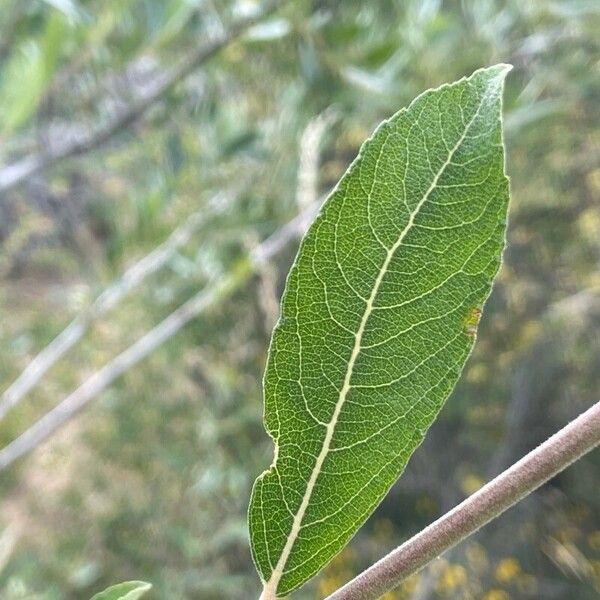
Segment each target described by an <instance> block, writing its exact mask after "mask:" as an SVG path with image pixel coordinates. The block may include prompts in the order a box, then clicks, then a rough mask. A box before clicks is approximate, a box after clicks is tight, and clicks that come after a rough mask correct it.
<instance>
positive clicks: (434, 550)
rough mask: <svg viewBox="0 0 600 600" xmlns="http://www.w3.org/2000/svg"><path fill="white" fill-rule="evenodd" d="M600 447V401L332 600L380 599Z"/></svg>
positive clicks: (367, 571)
mask: <svg viewBox="0 0 600 600" xmlns="http://www.w3.org/2000/svg"><path fill="white" fill-rule="evenodd" d="M599 443H600V402H597V403H596V404H594V405H593V406H592V407H591V408H589V409H588V410H587V411H586V412H584V413H583V414H581V415H580V416H579V417H577V418H576V419H575V420H574V421H571V423H569V424H568V425H567V426H566V427H564V428H563V429H561V430H560V431H559V432H558V433H555V434H554V435H553V436H552V437H550V438H549V439H548V440H546V441H545V442H544V443H543V444H541V445H540V446H538V447H537V448H536V449H535V450H533V451H532V452H530V453H529V454H527V455H526V456H525V457H523V458H522V459H521V460H520V461H518V462H517V463H515V464H514V465H513V466H512V467H510V468H509V469H507V470H506V471H504V472H503V473H501V474H500V475H498V477H496V478H495V479H493V480H492V481H490V482H489V483H488V484H487V485H485V486H484V487H482V488H481V489H480V490H479V491H477V492H475V493H474V494H473V495H472V496H469V498H467V499H466V500H464V501H463V502H461V503H460V504H459V505H458V506H457V507H455V508H454V509H453V510H451V511H450V512H448V513H446V514H445V515H444V516H443V517H441V518H439V519H438V520H437V521H435V522H434V523H432V524H431V525H429V527H427V528H426V529H424V530H423V531H421V532H420V533H418V534H417V535H415V536H414V537H412V538H411V539H410V540H408V541H407V542H405V543H404V544H402V545H401V546H399V547H398V548H396V549H395V550H393V551H392V552H390V553H389V554H388V555H387V556H385V557H383V558H382V559H381V560H379V561H378V562H377V563H375V564H374V565H373V566H371V567H369V568H368V569H367V570H366V571H364V572H363V573H361V574H360V575H358V576H357V577H355V578H354V579H353V580H352V581H350V582H348V583H347V584H346V585H345V586H343V587H342V588H340V589H339V590H337V591H336V592H334V593H333V594H331V595H330V596H328V597H327V598H326V600H375V599H376V598H380V597H381V596H382V595H383V594H385V593H386V592H389V591H391V590H393V589H394V588H395V587H397V586H398V585H399V584H400V583H401V582H402V581H404V580H405V579H406V578H407V577H410V576H411V575H413V574H414V573H417V572H418V571H420V570H421V569H422V568H423V567H424V566H425V565H427V564H428V563H430V562H431V561H432V560H433V559H434V558H436V557H437V556H439V555H440V554H442V552H445V551H446V550H448V549H450V548H452V547H454V546H455V545H456V544H458V543H459V542H461V541H462V540H463V539H465V538H466V537H468V536H469V535H471V534H472V533H474V532H475V531H477V530H478V529H480V528H481V527H483V526H484V525H486V524H487V523H489V522H490V521H491V520H493V519H495V518H496V517H498V516H499V515H501V514H502V513H503V512H504V511H506V510H507V509H508V508H510V507H511V506H513V505H515V504H516V503H517V502H519V500H521V499H522V498H524V497H525V496H527V495H528V494H530V493H531V492H533V491H534V490H536V489H537V488H538V487H540V486H541V485H542V484H543V483H545V482H546V481H548V480H549V479H551V478H552V477H554V476H555V475H556V474H557V473H560V471H562V470H563V469H565V468H566V467H568V466H569V465H570V464H571V463H573V462H574V461H576V460H577V459H578V458H581V457H582V456H583V455H584V454H586V453H588V452H590V451H591V450H593V449H594V448H595V447H596V446H597V445H598V444H599Z"/></svg>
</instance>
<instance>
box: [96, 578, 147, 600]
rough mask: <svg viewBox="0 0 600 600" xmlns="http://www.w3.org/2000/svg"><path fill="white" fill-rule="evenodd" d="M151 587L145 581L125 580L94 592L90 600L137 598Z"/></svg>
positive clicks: (126, 599)
mask: <svg viewBox="0 0 600 600" xmlns="http://www.w3.org/2000/svg"><path fill="white" fill-rule="evenodd" d="M151 588H152V584H151V583H146V582H145V581H126V582H125V583H119V584H117V585H113V586H111V587H109V588H108V589H106V590H104V591H103V592H100V593H99V594H96V595H95V596H94V597H93V598H92V600H138V598H141V597H142V596H143V595H144V594H145V593H146V592H147V591H149V590H150V589H151Z"/></svg>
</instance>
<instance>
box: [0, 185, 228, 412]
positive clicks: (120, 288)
mask: <svg viewBox="0 0 600 600" xmlns="http://www.w3.org/2000/svg"><path fill="white" fill-rule="evenodd" d="M234 195H235V194H234V193H220V194H217V195H216V196H214V197H213V198H212V199H211V200H209V202H208V203H207V205H206V206H204V207H203V208H202V209H201V210H199V211H197V212H195V213H193V214H192V215H191V216H190V217H188V219H187V220H186V221H185V222H184V223H183V224H182V225H181V226H180V227H178V228H177V229H176V230H175V231H174V232H173V233H172V234H171V235H170V236H169V238H168V239H167V240H166V241H165V242H164V243H163V244H161V245H160V246H158V247H157V248H155V249H154V250H153V251H152V252H150V254H147V255H146V256H144V257H143V258H142V259H141V260H139V261H138V262H136V263H135V264H134V265H132V266H131V267H130V268H129V269H127V271H125V273H124V274H123V275H122V276H121V278H120V279H118V280H117V281H116V282H114V283H113V284H112V285H111V286H109V287H108V288H106V289H105V290H104V291H103V292H102V294H100V296H98V298H96V300H95V301H94V302H93V303H92V304H91V305H90V306H89V307H88V308H87V309H86V310H85V311H84V312H82V313H80V314H79V315H78V316H77V317H76V318H75V319H74V320H73V321H71V323H70V324H69V325H68V326H67V327H66V328H65V329H64V330H63V331H62V332H61V333H60V334H59V335H58V336H57V337H55V338H54V339H53V340H52V342H50V344H48V345H47V346H46V347H45V348H44V349H43V350H42V351H41V352H40V353H39V354H38V355H37V356H36V357H35V358H34V359H33V360H32V361H31V362H30V363H29V364H28V365H27V367H26V368H25V370H24V371H23V372H22V373H21V375H19V377H18V378H17V379H16V380H15V381H14V383H13V384H12V385H11V386H10V387H9V388H7V389H6V390H5V392H4V393H3V394H2V396H1V397H0V421H2V419H3V418H4V417H5V416H6V414H7V413H8V412H9V411H10V410H11V409H12V408H13V407H15V406H16V405H17V404H18V403H19V402H20V401H21V400H22V399H23V397H24V396H26V395H27V394H28V393H29V392H30V391H31V390H32V389H33V388H34V387H35V386H36V385H37V384H38V383H39V381H40V380H41V379H42V378H43V377H44V375H45V374H46V373H47V372H48V371H49V370H50V369H51V368H52V367H53V366H54V365H55V364H56V363H57V362H58V361H59V360H60V359H61V358H62V357H63V356H64V355H65V354H66V353H67V352H68V351H69V350H70V349H71V348H72V347H73V346H74V345H75V344H76V343H77V342H78V341H79V340H80V339H81V338H82V337H83V336H84V335H85V333H86V332H87V331H88V329H89V328H90V327H91V325H92V324H93V323H94V321H96V320H97V319H99V318H100V317H101V316H102V315H104V314H106V313H107V312H108V311H110V310H112V309H113V308H114V307H115V306H116V305H117V304H118V303H119V302H120V301H121V300H123V298H125V297H126V296H127V295H128V294H130V293H131V292H132V291H133V290H134V289H135V288H136V287H138V286H139V285H140V284H141V283H142V282H143V281H144V280H145V279H146V278H148V277H149V276H150V275H152V274H153V273H156V271H158V270H159V269H161V268H162V267H163V266H164V265H165V264H166V263H167V262H168V261H169V260H170V259H171V257H172V256H173V255H174V254H175V252H176V251H177V249H178V248H181V247H182V246H184V245H185V244H186V243H187V242H188V241H189V239H190V238H191V237H192V235H194V233H196V232H197V231H198V230H199V229H200V228H201V227H202V226H203V225H204V224H205V223H206V222H207V220H208V219H209V218H212V217H214V216H216V215H218V214H221V213H223V212H224V211H225V210H226V209H227V208H228V207H229V206H230V205H231V201H232V199H233V196H234Z"/></svg>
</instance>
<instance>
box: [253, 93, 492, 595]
mask: <svg viewBox="0 0 600 600" xmlns="http://www.w3.org/2000/svg"><path fill="white" fill-rule="evenodd" d="M486 97H487V94H486V93H484V94H483V96H482V99H481V102H480V103H479V106H478V107H477V110H476V111H475V113H474V114H473V117H472V118H471V119H470V120H469V122H468V123H467V124H466V125H465V130H464V132H463V134H462V135H461V136H460V138H459V139H458V141H457V142H456V144H455V145H454V146H453V147H452V149H451V150H450V152H449V153H448V158H447V159H446V160H445V161H444V163H443V164H442V166H441V167H440V169H439V170H438V172H437V174H436V175H435V177H434V178H433V180H432V182H431V185H430V186H429V188H428V189H427V190H426V192H425V194H424V195H423V197H422V198H421V200H420V201H419V203H418V204H417V205H416V207H415V209H414V210H413V212H412V213H411V214H410V216H409V219H408V222H407V223H406V226H405V227H404V229H403V230H402V232H401V233H400V235H399V237H398V240H397V241H396V242H395V243H394V245H393V246H392V247H391V248H390V249H389V250H388V251H387V254H386V257H385V260H384V262H383V265H382V266H381V269H380V270H379V273H378V275H377V278H376V279H375V284H374V286H373V289H372V291H371V294H370V296H369V298H368V300H367V304H366V306H365V311H364V313H363V316H362V318H361V322H360V325H359V328H358V331H357V332H356V334H355V339H354V346H353V348H352V353H351V355H350V359H349V361H348V368H347V369H346V374H345V377H344V384H343V386H342V389H341V391H340V396H339V399H338V402H337V403H336V406H335V409H334V412H333V415H332V417H331V420H330V422H329V423H328V424H327V427H326V433H325V438H324V440H323V446H322V447H321V452H320V453H319V455H318V457H317V460H316V461H315V466H314V467H313V470H312V473H311V475H310V477H309V480H308V482H307V485H306V492H305V493H304V496H303V498H302V502H301V503H300V507H299V508H298V511H297V512H296V515H295V516H294V520H293V523H292V528H291V531H290V534H289V536H288V538H287V540H286V544H285V546H284V548H283V550H282V552H281V555H280V557H279V560H278V561H277V564H276V566H275V568H274V569H273V571H272V573H271V576H270V578H269V580H268V581H267V582H266V583H265V586H264V591H263V594H262V596H261V600H271V599H275V598H277V587H278V585H279V582H280V581H281V578H282V577H283V576H284V575H285V573H286V571H285V570H284V568H285V565H286V563H287V561H288V559H289V556H290V554H291V552H292V549H293V546H294V544H295V542H296V540H297V539H298V534H299V532H300V530H301V525H302V520H303V519H304V515H305V513H306V509H307V508H308V505H309V503H310V499H311V497H312V492H313V490H314V486H315V484H316V481H317V479H318V477H319V474H320V473H321V467H322V465H323V462H324V461H325V458H326V457H327V455H328V453H329V448H330V445H331V440H332V439H333V434H334V432H335V427H336V424H337V420H338V418H339V415H340V413H341V411H342V408H343V407H344V404H345V401H346V397H347V395H348V392H349V391H350V389H351V385H350V381H351V379H352V374H353V371H354V365H355V363H356V360H357V359H358V356H359V354H360V352H361V350H362V345H361V344H362V337H363V335H364V331H365V328H366V325H367V322H368V320H369V317H370V315H371V313H372V311H373V304H374V302H375V299H376V297H377V294H378V292H379V288H380V286H381V283H382V282H383V278H384V277H385V274H386V272H387V270H388V267H389V264H390V262H391V261H392V259H393V257H394V254H395V253H396V251H397V250H398V249H399V248H400V246H401V245H402V242H403V241H404V239H405V238H406V236H407V235H408V233H409V232H410V230H411V229H412V226H413V224H414V221H415V219H416V217H417V215H418V214H419V212H420V210H421V208H422V207H423V205H424V204H425V202H427V200H428V199H429V196H430V195H431V193H432V192H433V191H434V190H435V188H436V187H437V183H438V181H439V179H440V177H441V176H442V175H443V173H444V171H445V170H446V168H447V167H448V165H449V164H450V162H451V161H452V158H453V157H454V154H455V153H456V151H457V150H458V148H459V147H460V146H461V144H462V143H463V142H464V140H465V139H466V136H467V133H468V131H469V129H470V128H471V125H472V124H473V123H474V121H475V119H476V118H477V116H478V115H479V112H480V110H481V107H482V106H483V104H484V102H485V100H486Z"/></svg>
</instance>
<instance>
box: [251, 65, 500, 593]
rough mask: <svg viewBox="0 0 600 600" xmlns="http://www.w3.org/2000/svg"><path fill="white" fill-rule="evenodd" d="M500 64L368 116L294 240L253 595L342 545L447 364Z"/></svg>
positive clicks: (489, 204) (439, 398)
mask: <svg viewBox="0 0 600 600" xmlns="http://www.w3.org/2000/svg"><path fill="white" fill-rule="evenodd" d="M509 70H510V67H509V66H508V65H497V66H494V67H490V68H488V69H481V70H479V71H476V72H475V73H473V75H471V77H469V78H467V79H462V80H460V81H458V82H456V83H453V84H449V85H443V86H441V87H439V88H437V89H434V90H429V91H427V92H425V93H423V94H422V95H420V96H419V97H418V98H416V99H415V100H414V101H413V102H412V103H411V104H410V106H409V107H408V108H406V109H403V110H401V111H400V112H398V113H397V114H396V115H394V116H393V117H392V118H391V119H389V120H388V121H385V122H383V123H382V124H381V125H380V126H379V128H378V129H377V130H376V132H375V133H374V135H373V136H372V137H371V138H370V139H369V140H367V141H366V142H365V144H364V145H363V146H362V148H361V150H360V153H359V155H358V157H357V159H356V160H355V161H354V162H353V163H352V165H351V166H350V168H349V169H348V171H347V173H346V174H345V175H344V176H343V178H342V179H341V181H340V182H339V184H338V186H337V188H336V189H335V190H334V192H333V193H332V194H331V196H330V197H329V199H328V200H327V201H326V203H325V204H324V206H323V208H322V210H321V212H320V214H319V216H318V217H317V218H316V220H315V222H314V224H313V225H312V226H311V228H310V230H309V231H308V233H307V234H306V236H305V238H304V240H303V242H302V244H301V247H300V250H299V253H298V256H297V258H296V261H295V263H294V265H293V267H292V269H291V271H290V274H289V277H288V281H287V286H286V290H285V293H284V297H283V300H282V313H281V318H280V320H279V323H278V324H277V326H276V328H275V331H274V333H273V339H272V342H271V348H270V352H269V359H268V365H267V370H266V374H265V382H264V387H265V427H266V429H267V431H268V433H269V434H270V436H271V437H272V438H273V440H274V442H275V458H274V461H273V464H272V465H271V467H270V469H269V470H268V471H266V472H265V473H263V474H262V475H261V476H260V477H259V478H258V479H257V480H256V483H255V485H254V489H253V493H252V499H251V503H250V510H249V520H250V535H251V542H252V551H253V556H254V560H255V563H256V566H257V568H258V571H259V573H260V575H261V578H262V579H263V581H264V584H265V587H264V592H263V596H262V598H263V599H265V600H267V599H272V598H276V597H280V596H284V595H286V594H288V593H289V592H291V591H293V590H294V589H296V588H298V587H299V586H300V585H302V584H303V583H304V582H305V581H307V580H308V579H309V578H310V577H311V576H312V575H314V574H315V573H317V572H318V571H319V570H320V569H321V568H322V567H323V566H324V565H325V564H326V563H327V562H328V561H329V560H330V559H331V558H332V557H333V556H334V555H335V554H336V553H338V552H339V551H340V550H341V549H342V548H343V547H344V545H345V544H346V543H347V542H348V540H349V539H350V538H351V537H352V536H353V535H354V534H355V533H356V531H357V529H358V528H359V527H360V525H361V524H362V523H363V522H364V521H365V519H366V518H367V517H368V516H369V515H370V514H371V513H372V511H373V510H374V509H375V507H376V506H377V505H378V504H379V502H380V501H381V499H382V498H383V496H384V495H385V494H386V492H387V491H388V489H389V488H390V486H391V485H392V484H393V483H394V481H396V479H397V478H398V477H399V475H400V474H401V473H402V471H403V469H404V468H405V466H406V463H407V461H408V459H409V458H410V456H411V454H412V453H413V452H414V450H415V449H416V447H417V446H418V445H419V444H420V443H421V441H422V440H423V437H424V435H425V433H426V431H427V429H428V428H429V426H430V425H431V423H432V422H433V420H434V419H435V417H436V415H437V413H438V412H439V410H440V408H441V407H442V405H443V403H444V401H445V400H446V398H447V397H448V395H449V394H450V392H451V390H452V388H453V387H454V385H455V384H456V382H457V380H458V377H459V375H460V372H461V370H462V368H463V365H464V363H465V361H466V359H467V356H468V355H469V352H470V350H471V348H472V346H473V342H474V337H475V329H476V326H477V322H478V318H479V315H480V313H481V308H482V305H483V303H484V301H485V299H486V298H487V296H488V295H489V293H490V289H491V286H492V280H493V278H494V276H495V274H496V272H497V270H498V267H499V264H500V258H501V252H502V248H503V246H504V230H505V222H506V211H507V205H508V197H509V192H508V180H507V178H506V176H505V174H504V148H503V144H502V122H501V110H502V90H503V84H504V78H505V76H506V73H507V72H508V71H509Z"/></svg>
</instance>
